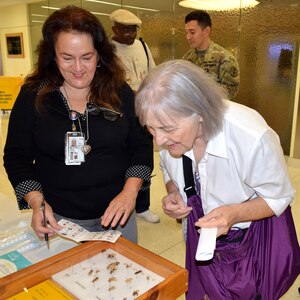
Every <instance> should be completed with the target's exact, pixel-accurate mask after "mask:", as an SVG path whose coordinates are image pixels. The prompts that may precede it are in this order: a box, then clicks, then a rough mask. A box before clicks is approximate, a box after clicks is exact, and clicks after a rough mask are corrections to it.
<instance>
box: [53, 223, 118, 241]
mask: <svg viewBox="0 0 300 300" xmlns="http://www.w3.org/2000/svg"><path fill="white" fill-rule="evenodd" d="M58 224H59V225H60V226H61V227H63V228H62V229H61V230H59V231H57V234H59V235H61V236H63V237H65V238H69V239H71V240H73V241H75V242H83V241H105V242H111V243H115V242H116V241H117V239H118V238H119V237H120V235H121V232H120V231H118V230H105V231H99V232H90V231H88V230H86V229H84V228H83V227H81V226H79V225H78V224H76V223H73V222H71V221H68V220H65V219H61V220H59V221H58Z"/></svg>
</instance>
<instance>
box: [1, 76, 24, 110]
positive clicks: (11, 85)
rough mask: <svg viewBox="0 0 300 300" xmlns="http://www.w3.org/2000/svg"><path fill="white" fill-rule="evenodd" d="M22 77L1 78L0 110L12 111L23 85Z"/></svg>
mask: <svg viewBox="0 0 300 300" xmlns="http://www.w3.org/2000/svg"><path fill="white" fill-rule="evenodd" d="M22 82H23V79H22V77H10V76H0V109H1V110H11V109H12V107H13V105H14V103H15V101H16V98H17V96H18V94H19V91H20V87H21V85H22Z"/></svg>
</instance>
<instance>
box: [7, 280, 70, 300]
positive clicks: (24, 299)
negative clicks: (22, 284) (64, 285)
mask: <svg viewBox="0 0 300 300" xmlns="http://www.w3.org/2000/svg"><path fill="white" fill-rule="evenodd" d="M42 299H43V300H53V299H54V300H72V299H73V297H71V296H69V295H68V294H67V293H65V292H64V291H63V290H62V289H60V288H59V287H58V286H56V285H55V284H54V283H53V282H52V281H50V280H46V281H43V282H41V283H39V284H37V285H35V286H33V287H31V288H29V289H26V288H24V292H21V293H19V294H17V295H15V296H12V297H10V298H8V299H7V300H42Z"/></svg>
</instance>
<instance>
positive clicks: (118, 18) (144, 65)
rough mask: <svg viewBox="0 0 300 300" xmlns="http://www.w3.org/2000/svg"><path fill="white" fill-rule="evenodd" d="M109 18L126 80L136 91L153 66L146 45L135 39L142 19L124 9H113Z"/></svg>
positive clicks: (153, 63)
mask: <svg viewBox="0 0 300 300" xmlns="http://www.w3.org/2000/svg"><path fill="white" fill-rule="evenodd" d="M110 18H111V20H112V22H113V26H112V30H113V33H114V35H113V37H112V40H113V43H114V44H115V45H116V48H117V55H118V56H119V57H120V59H121V61H122V63H123V65H124V67H125V70H126V76H127V78H126V81H127V82H128V84H129V85H130V86H131V88H132V89H133V90H134V91H137V89H138V88H139V86H140V83H141V82H142V81H143V79H144V78H145V77H146V75H147V74H148V72H149V71H150V70H152V69H153V68H154V67H155V62H154V60H153V57H152V54H151V52H150V49H149V47H148V45H147V44H146V43H144V42H143V43H144V45H143V43H142V42H141V41H140V40H137V39H136V36H137V31H138V29H139V28H140V26H141V25H142V21H141V20H140V19H139V18H138V17H137V16H136V15H134V14H133V13H131V12H130V11H128V10H126V9H117V10H115V11H114V12H112V13H111V15H110ZM144 47H145V48H144Z"/></svg>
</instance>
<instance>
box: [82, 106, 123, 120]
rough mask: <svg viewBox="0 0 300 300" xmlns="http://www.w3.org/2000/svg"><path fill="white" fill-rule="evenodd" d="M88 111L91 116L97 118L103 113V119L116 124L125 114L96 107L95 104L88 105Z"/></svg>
mask: <svg viewBox="0 0 300 300" xmlns="http://www.w3.org/2000/svg"><path fill="white" fill-rule="evenodd" d="M86 110H87V112H88V113H89V114H91V115H93V116H97V115H99V114H100V112H101V113H102V115H103V118H104V119H105V120H108V121H111V122H114V121H116V120H117V119H118V118H121V117H122V116H123V114H122V113H120V112H118V111H114V110H112V109H108V108H105V107H101V106H98V105H95V104H94V103H88V104H87V107H86Z"/></svg>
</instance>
